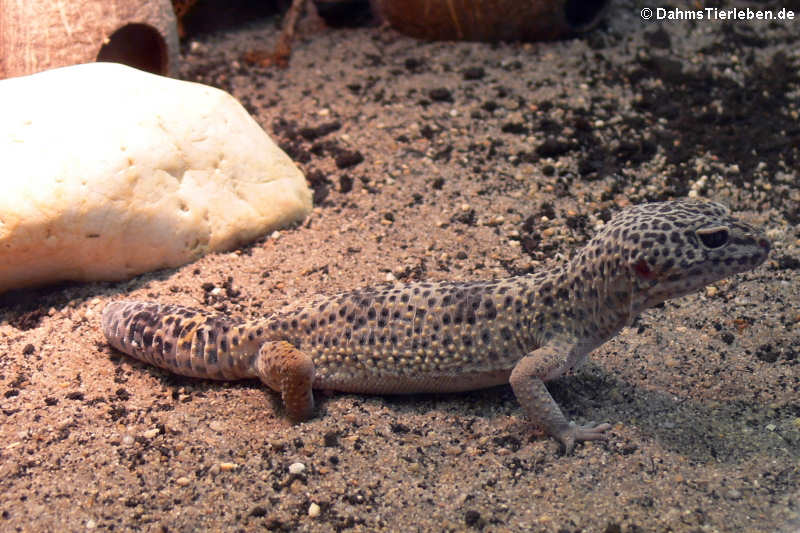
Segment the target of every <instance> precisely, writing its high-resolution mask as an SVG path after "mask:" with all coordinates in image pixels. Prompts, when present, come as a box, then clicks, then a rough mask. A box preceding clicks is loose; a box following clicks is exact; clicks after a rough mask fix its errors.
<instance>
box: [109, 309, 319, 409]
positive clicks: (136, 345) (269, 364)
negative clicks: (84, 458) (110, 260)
mask: <svg viewBox="0 0 800 533" xmlns="http://www.w3.org/2000/svg"><path fill="white" fill-rule="evenodd" d="M102 321H103V334H104V335H105V336H106V338H107V339H108V342H109V343H110V344H111V346H113V347H114V348H116V349H117V350H120V351H122V352H124V353H126V354H128V355H130V356H132V357H135V358H136V359H139V360H140V361H144V362H146V363H150V364H152V365H155V366H157V367H160V368H163V369H166V370H169V371H170V372H174V373H175V374H180V375H182V376H189V377H197V378H206V379H227V380H231V379H246V378H258V379H260V380H261V381H262V382H263V383H264V384H266V385H267V386H268V387H270V388H271V389H272V390H274V391H277V392H280V393H281V397H282V398H283V401H284V404H285V406H286V411H287V413H288V414H289V416H290V417H291V418H293V419H295V420H305V419H307V418H309V417H310V416H311V415H312V413H313V411H314V396H313V394H312V392H311V388H312V385H313V382H314V364H313V362H312V361H311V358H310V357H309V356H308V355H306V354H304V353H303V352H301V351H299V350H297V349H296V348H295V347H294V346H292V345H291V344H289V343H288V342H286V341H283V340H272V339H269V338H267V336H266V331H267V328H266V327H264V323H263V322H242V321H236V320H231V319H230V318H228V317H226V316H223V315H215V314H211V313H206V312H204V311H199V310H197V309H190V308H188V307H180V306H177V305H161V304H157V303H145V302H112V303H110V304H108V305H107V306H106V308H105V309H103V320H102Z"/></svg>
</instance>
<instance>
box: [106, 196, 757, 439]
mask: <svg viewBox="0 0 800 533" xmlns="http://www.w3.org/2000/svg"><path fill="white" fill-rule="evenodd" d="M769 249H770V243H769V241H768V240H767V239H766V237H765V235H764V234H763V232H762V231H760V230H759V229H756V228H754V227H752V226H750V225H748V224H745V223H744V222H741V221H739V220H737V219H735V218H733V217H731V216H730V215H729V213H728V210H727V209H726V208H725V207H724V206H722V205H720V204H716V203H710V202H705V203H703V202H694V201H688V200H679V201H672V202H663V203H652V204H643V205H639V206H634V207H630V208H628V209H625V210H623V211H621V212H620V213H619V214H617V215H616V216H615V217H614V218H612V220H611V221H610V222H609V223H608V224H606V225H605V226H604V228H603V229H602V230H601V231H600V232H599V233H598V234H597V235H596V236H595V237H594V238H593V239H592V240H591V241H589V243H588V244H587V245H586V246H585V247H584V248H583V249H581V250H580V251H579V252H578V253H577V254H576V255H575V256H574V257H573V258H572V260H570V261H569V262H568V263H566V264H564V265H561V266H557V267H554V268H552V269H550V270H545V271H542V272H538V273H535V274H530V275H524V276H518V277H512V278H508V279H501V280H494V281H465V282H451V281H444V282H436V283H427V282H422V283H411V284H406V285H394V286H384V287H376V288H367V289H360V290H356V291H352V292H346V293H342V294H338V295H334V296H320V297H317V298H316V299H315V300H314V301H312V302H311V303H308V304H297V305H291V306H289V307H287V308H285V309H282V310H280V311H278V312H276V313H275V314H273V315H272V316H270V317H268V318H266V319H263V320H256V321H249V322H246V321H240V320H235V319H232V318H229V317H227V316H222V315H218V314H212V313H207V312H205V311H200V310H194V309H188V308H184V307H178V306H174V305H162V304H158V303H142V302H125V301H121V302H113V303H110V304H109V305H108V306H107V307H106V308H105V310H104V311H103V319H102V321H103V332H104V333H105V335H106V337H107V338H108V341H109V342H110V343H111V345H112V346H113V347H115V348H117V349H118V350H120V351H122V352H125V353H127V354H129V355H131V356H133V357H135V358H137V359H140V360H142V361H146V362H148V363H151V364H153V365H156V366H158V367H161V368H165V369H167V370H170V371H172V372H174V373H177V374H181V375H184V376H192V377H200V378H210V379H224V380H230V379H245V378H259V379H261V381H262V382H264V383H265V384H266V385H267V386H268V387H270V388H271V389H273V390H275V391H277V392H279V393H280V394H281V395H282V398H283V401H284V404H285V405H286V409H287V412H288V414H289V415H290V416H291V417H292V418H294V419H298V420H303V419H306V418H308V417H310V416H311V415H312V413H313V406H314V400H313V395H312V388H317V389H331V390H339V391H349V392H356V393H375V394H406V393H409V394H410V393H421V392H455V391H464V390H473V389H479V388H484V387H490V386H494V385H498V384H502V383H510V384H511V386H512V388H513V390H514V393H515V395H516V396H517V398H518V400H519V401H520V404H521V405H522V407H523V410H524V411H525V413H526V414H527V416H528V417H529V418H530V419H531V421H532V422H534V423H535V424H537V425H538V426H540V427H541V428H542V429H543V430H544V431H545V432H546V433H548V434H549V435H552V436H553V437H554V438H556V439H557V440H558V441H559V442H560V443H561V445H562V446H563V448H564V450H565V452H567V453H569V452H571V451H572V449H573V447H574V445H575V443H576V442H577V441H583V440H594V439H601V438H604V437H605V432H606V431H607V430H608V429H609V427H610V426H609V425H608V424H601V425H593V424H589V425H585V426H579V425H576V424H574V423H571V422H569V421H568V420H567V419H566V417H565V416H564V414H563V413H562V411H561V409H560V408H559V407H558V405H557V404H556V403H555V401H554V400H553V398H552V397H551V396H550V394H549V392H548V391H547V389H546V387H545V385H544V382H545V381H548V380H551V379H554V378H557V377H558V376H561V375H563V374H564V373H565V372H567V371H569V370H570V369H573V368H575V367H576V366H578V365H579V364H580V363H581V362H582V361H583V360H584V359H585V358H586V356H587V355H588V354H589V352H591V351H592V350H594V349H595V348H596V347H598V346H600V345H601V344H603V343H604V342H605V341H607V340H608V339H610V338H611V337H613V336H614V335H616V334H617V333H618V332H619V331H620V330H621V329H622V328H623V327H625V326H626V325H628V324H630V323H631V321H632V320H633V319H634V318H635V317H636V316H637V315H638V314H639V313H641V312H642V311H644V310H645V309H647V308H649V307H652V306H654V305H656V304H658V303H660V302H663V301H664V300H666V299H669V298H674V297H678V296H681V295H684V294H688V293H691V292H694V291H697V290H699V289H701V288H702V287H704V286H706V285H708V284H709V283H712V282H714V281H717V280H719V279H722V278H725V277H728V276H731V275H733V274H736V273H739V272H745V271H748V270H752V269H754V268H755V267H757V266H758V265H760V264H761V263H763V262H764V260H765V259H766V257H767V254H768V253H769Z"/></svg>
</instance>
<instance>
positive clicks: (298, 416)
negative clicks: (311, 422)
mask: <svg viewBox="0 0 800 533" xmlns="http://www.w3.org/2000/svg"><path fill="white" fill-rule="evenodd" d="M252 368H253V372H254V373H255V374H256V375H257V376H258V378H259V379H260V380H261V381H262V382H263V383H264V384H265V385H267V386H268V387H269V388H270V389H272V390H274V391H275V392H278V393H280V395H281V399H282V400H283V405H284V407H285V408H286V412H287V413H288V415H289V418H291V419H292V420H294V421H298V422H299V421H302V420H307V419H309V418H311V415H312V414H313V413H314V394H313V392H312V390H311V387H312V385H313V384H314V362H313V361H312V360H311V357H310V356H309V355H308V354H307V353H305V352H302V351H300V350H298V349H297V348H295V347H294V346H292V345H291V344H289V343H288V342H286V341H268V342H265V343H264V344H262V345H261V347H260V348H259V350H258V354H257V355H256V357H255V358H254V360H253V366H252Z"/></svg>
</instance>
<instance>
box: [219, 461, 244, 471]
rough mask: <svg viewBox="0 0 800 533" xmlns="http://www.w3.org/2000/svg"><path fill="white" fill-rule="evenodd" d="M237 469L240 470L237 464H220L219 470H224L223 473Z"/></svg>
mask: <svg viewBox="0 0 800 533" xmlns="http://www.w3.org/2000/svg"><path fill="white" fill-rule="evenodd" d="M237 468H239V465H237V464H236V463H220V464H219V469H220V470H222V471H223V472H230V471H231V470H236V469H237Z"/></svg>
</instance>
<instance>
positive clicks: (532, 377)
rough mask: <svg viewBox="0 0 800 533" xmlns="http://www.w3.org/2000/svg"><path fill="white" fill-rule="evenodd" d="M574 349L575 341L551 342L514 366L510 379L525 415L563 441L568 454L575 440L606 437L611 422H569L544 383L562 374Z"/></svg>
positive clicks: (565, 452) (559, 440)
mask: <svg viewBox="0 0 800 533" xmlns="http://www.w3.org/2000/svg"><path fill="white" fill-rule="evenodd" d="M574 349H575V345H574V343H569V342H558V341H551V342H549V343H548V344H546V345H545V346H543V347H541V348H539V349H537V350H534V351H533V352H531V353H530V354H529V355H527V356H525V357H523V358H522V359H521V360H520V361H519V362H518V363H517V364H516V366H514V369H513V370H512V371H511V377H510V378H509V382H510V383H511V388H512V389H513V390H514V395H515V396H516V397H517V400H518V401H519V403H520V405H521V406H522V409H523V410H524V411H525V414H526V415H527V416H528V418H529V419H530V420H531V422H533V423H534V424H536V425H538V426H539V427H540V428H542V430H544V431H545V433H547V434H548V435H550V436H552V437H553V438H555V439H556V440H557V441H558V442H559V443H561V446H562V447H563V450H564V454H566V455H569V454H571V453H572V451H573V450H574V448H575V443H576V442H580V441H585V440H602V439H605V438H606V434H605V433H606V431H608V430H609V429H610V428H611V425H609V424H599V425H598V424H587V425H583V426H579V425H576V424H575V423H574V422H570V421H569V420H567V417H566V416H564V413H563V412H562V411H561V408H560V407H559V406H558V404H557V403H556V402H555V400H554V399H553V397H552V396H551V395H550V392H549V391H548V390H547V387H545V385H544V380H545V379H552V378H554V377H557V376H558V375H560V374H561V369H563V368H565V367H566V366H567V360H568V358H569V354H570V353H571V351H572V350H574Z"/></svg>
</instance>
